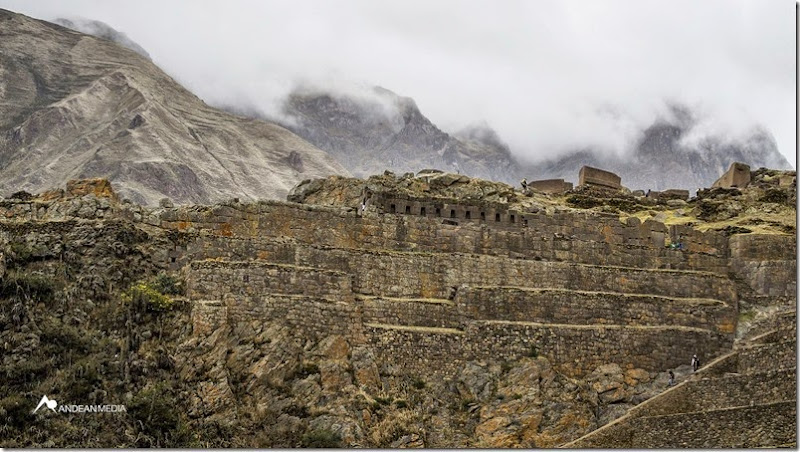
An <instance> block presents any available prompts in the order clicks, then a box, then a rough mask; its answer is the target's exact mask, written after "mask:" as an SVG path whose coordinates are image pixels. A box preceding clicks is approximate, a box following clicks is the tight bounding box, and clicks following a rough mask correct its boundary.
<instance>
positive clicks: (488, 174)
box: [284, 88, 519, 183]
mask: <svg viewBox="0 0 800 452" xmlns="http://www.w3.org/2000/svg"><path fill="white" fill-rule="evenodd" d="M284 113H285V114H286V115H287V116H288V117H289V118H291V122H290V123H287V125H286V127H288V128H289V129H291V130H292V131H294V132H295V133H297V134H298V135H300V136H302V137H304V138H306V139H307V140H309V141H310V142H312V143H314V144H315V145H316V146H318V147H319V148H321V149H324V150H326V151H328V152H330V153H331V154H332V155H333V156H335V157H336V158H337V159H338V160H339V161H340V162H341V163H342V164H343V165H344V166H345V167H346V168H348V169H349V170H350V171H351V172H352V173H353V174H354V175H357V176H360V177H364V176H367V175H370V174H375V173H379V172H383V171H384V170H386V169H389V170H392V171H398V172H408V171H410V172H416V171H419V170H420V169H423V168H437V169H441V170H446V171H450V172H458V173H461V174H468V175H471V176H473V177H480V178H485V179H492V180H497V181H503V182H510V183H511V182H513V181H515V180H516V179H517V176H518V169H519V165H518V164H517V162H516V160H515V159H514V157H513V156H512V155H511V152H510V150H509V149H508V146H506V145H505V144H504V143H503V142H502V141H501V140H500V139H499V137H498V136H497V134H496V133H495V132H494V131H493V130H491V129H490V128H488V126H485V125H481V126H476V127H471V128H469V129H466V130H464V131H461V132H459V133H458V134H456V135H450V134H447V133H445V132H443V131H442V130H441V129H439V128H438V127H437V126H436V125H435V124H433V123H432V122H431V121H430V120H429V119H428V118H426V117H425V116H424V115H423V114H422V112H421V111H420V110H419V108H418V107H417V105H416V103H415V102H414V100H413V99H411V98H408V97H401V96H398V95H397V94H395V93H393V92H391V91H389V90H386V89H383V88H374V89H373V90H371V91H370V92H367V93H362V94H360V95H347V94H337V93H332V92H325V91H320V90H316V89H312V88H304V89H300V90H297V91H295V92H294V93H292V94H291V95H290V96H289V97H288V99H287V100H286V103H285V106H284Z"/></svg>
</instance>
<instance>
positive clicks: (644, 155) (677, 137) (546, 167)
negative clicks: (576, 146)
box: [528, 110, 791, 190]
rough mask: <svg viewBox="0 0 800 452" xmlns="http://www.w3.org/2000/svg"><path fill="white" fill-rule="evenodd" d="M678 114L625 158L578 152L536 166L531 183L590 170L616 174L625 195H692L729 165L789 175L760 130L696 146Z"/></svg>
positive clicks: (689, 122) (687, 122)
mask: <svg viewBox="0 0 800 452" xmlns="http://www.w3.org/2000/svg"><path fill="white" fill-rule="evenodd" d="M680 111H681V112H682V113H683V115H682V116H683V120H681V121H679V120H676V119H672V120H659V121H656V122H655V123H654V124H652V125H651V126H650V127H648V128H647V129H645V130H644V131H642V133H641V136H640V138H639V139H638V141H637V142H636V143H635V145H634V147H633V150H632V152H631V153H629V154H625V155H610V154H608V153H601V152H592V151H591V150H584V151H580V152H574V153H568V154H566V155H564V156H562V157H559V158H557V159H550V160H546V161H542V162H539V163H537V164H536V165H534V166H533V167H532V168H530V169H529V170H528V171H529V173H532V174H534V175H535V177H537V178H542V179H546V178H565V179H566V180H569V181H572V182H575V181H576V179H575V175H576V174H577V172H578V169H579V168H580V167H581V166H583V165H591V166H596V167H599V168H606V169H608V170H610V171H613V172H615V173H617V174H619V175H620V176H622V178H623V179H624V180H625V185H626V186H627V187H629V188H631V189H641V190H649V189H652V190H665V189H669V188H683V189H687V190H697V189H698V188H702V187H708V186H710V185H711V183H712V182H714V180H715V179H716V178H717V177H718V176H719V175H720V174H722V173H723V172H724V171H725V170H726V169H727V167H728V165H729V164H730V162H732V161H738V162H744V163H747V164H748V165H750V166H752V167H753V168H759V167H765V168H775V169H786V170H788V169H791V165H790V164H789V162H787V161H786V158H785V157H784V156H783V155H782V154H781V153H780V152H779V151H778V147H777V145H776V143H775V139H774V138H773V137H772V135H771V134H770V133H769V132H768V131H766V130H763V129H755V130H754V131H752V133H751V134H750V135H748V136H747V137H745V138H740V139H731V138H729V137H724V136H713V135H710V136H707V137H705V138H703V139H702V140H699V141H687V140H686V138H687V137H688V136H689V135H690V134H691V132H692V129H693V128H694V127H695V126H696V125H697V124H696V123H695V120H694V119H693V118H692V117H691V115H690V113H689V112H687V111H686V110H680Z"/></svg>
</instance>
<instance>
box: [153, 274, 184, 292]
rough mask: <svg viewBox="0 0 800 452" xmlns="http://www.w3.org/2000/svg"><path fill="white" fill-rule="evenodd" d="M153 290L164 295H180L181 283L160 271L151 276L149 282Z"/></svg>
mask: <svg viewBox="0 0 800 452" xmlns="http://www.w3.org/2000/svg"><path fill="white" fill-rule="evenodd" d="M150 285H151V286H152V287H153V288H154V289H155V290H157V291H159V292H161V293H162V294H164V295H182V294H183V284H182V283H181V281H179V280H178V279H177V278H175V277H174V276H172V275H168V274H166V273H165V272H161V273H159V274H158V275H156V277H155V278H153V280H152V282H151V284H150Z"/></svg>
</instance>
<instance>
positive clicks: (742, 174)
mask: <svg viewBox="0 0 800 452" xmlns="http://www.w3.org/2000/svg"><path fill="white" fill-rule="evenodd" d="M749 183H750V166H749V165H746V164H744V163H740V162H733V163H731V167H730V168H728V171H726V172H725V174H723V175H722V177H720V178H719V179H717V181H716V182H714V184H713V185H712V186H711V188H717V187H721V188H731V187H736V188H744V187H746V186H747V184H749Z"/></svg>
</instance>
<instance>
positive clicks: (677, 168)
mask: <svg viewBox="0 0 800 452" xmlns="http://www.w3.org/2000/svg"><path fill="white" fill-rule="evenodd" d="M668 110H669V115H668V116H669V117H668V118H667V117H664V118H660V119H658V120H656V121H655V122H654V123H653V124H651V125H650V126H649V127H647V128H645V129H644V130H642V131H641V132H640V133H639V135H638V137H637V139H636V142H635V143H632V145H631V149H629V150H627V151H626V152H625V153H623V154H619V155H617V154H613V153H609V152H601V151H599V150H597V149H593V148H591V147H589V148H586V149H577V150H574V151H568V152H564V153H563V154H562V155H561V156H559V157H556V158H535V159H534V160H535V161H534V162H533V163H530V162H527V161H525V160H520V159H519V158H518V156H519V155H525V153H526V150H525V149H510V148H509V147H508V145H506V144H505V143H504V142H503V141H502V139H501V137H500V136H499V135H498V134H497V132H495V131H494V130H492V129H491V128H490V127H488V126H487V125H486V124H479V125H476V126H473V127H469V128H466V129H464V130H461V131H459V132H457V133H454V134H448V133H446V132H444V131H442V130H441V129H440V128H439V127H437V126H436V125H435V124H434V123H432V122H431V121H430V120H429V119H428V118H426V117H425V116H424V114H423V113H422V112H421V111H420V110H419V108H418V107H417V106H416V104H415V102H414V101H413V99H411V98H408V97H401V96H398V95H396V94H394V93H392V92H391V91H388V90H385V89H382V88H374V89H373V90H372V91H371V92H367V93H364V92H361V93H358V94H355V93H350V94H348V93H337V92H333V91H324V90H320V89H314V88H302V89H298V90H297V91H295V92H294V93H292V94H291V95H290V96H289V97H288V99H287V100H286V103H285V107H284V113H285V114H286V115H288V117H289V118H291V119H292V120H291V121H290V122H288V123H287V125H286V127H288V128H290V129H291V130H292V131H294V132H296V133H297V134H298V135H300V136H302V137H304V138H306V139H307V140H309V141H310V142H312V143H314V144H315V145H316V146H318V147H320V148H321V149H324V150H326V151H328V152H330V153H331V154H332V155H334V156H335V157H336V158H337V159H338V160H339V161H340V162H341V163H342V165H344V166H345V167H346V168H347V169H348V170H350V172H351V173H353V175H355V176H358V177H366V176H368V175H370V174H377V173H380V172H382V171H383V170H385V169H388V170H391V171H394V172H398V173H404V172H409V171H410V172H417V171H419V170H421V169H423V168H435V169H438V170H442V171H446V172H452V173H460V174H465V175H468V176H471V177H476V178H482V179H490V180H494V181H498V182H505V183H511V184H516V183H517V182H518V181H519V180H520V179H521V178H522V177H526V178H528V180H533V179H551V178H563V179H566V180H568V181H571V182H577V179H576V177H575V176H576V175H577V174H578V170H579V169H580V167H581V166H583V165H591V166H596V167H600V168H606V169H608V170H611V171H614V172H615V173H617V174H619V175H620V176H622V177H623V179H625V181H626V186H627V187H628V188H631V189H642V190H648V189H653V190H664V189H668V188H683V189H688V190H696V189H698V188H700V187H706V186H710V185H711V183H712V182H714V180H715V179H716V178H717V177H718V176H719V174H721V173H723V172H724V171H725V170H726V169H727V165H728V164H729V163H730V162H731V161H739V162H744V163H747V164H749V165H750V166H752V167H754V168H759V167H766V168H775V169H790V168H791V166H790V165H789V163H788V162H787V161H786V159H785V158H784V157H783V155H781V153H780V152H779V151H778V148H777V145H776V143H775V140H774V138H773V137H772V135H771V134H770V133H769V132H768V131H766V130H764V129H763V128H755V129H753V130H752V131H751V132H750V133H749V134H744V137H740V138H732V137H730V136H722V135H714V134H710V135H706V136H704V137H702V138H698V139H693V138H691V135H692V134H693V133H694V132H695V128H697V127H698V126H699V124H698V119H697V118H696V117H695V116H694V115H693V113H692V111H691V110H690V109H688V108H687V107H684V106H678V105H674V106H672V107H671V108H669V109H668ZM512 151H513V152H516V155H515V154H514V153H513V152H512ZM529 157H531V156H529ZM533 157H535V156H533Z"/></svg>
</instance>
